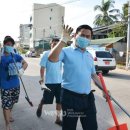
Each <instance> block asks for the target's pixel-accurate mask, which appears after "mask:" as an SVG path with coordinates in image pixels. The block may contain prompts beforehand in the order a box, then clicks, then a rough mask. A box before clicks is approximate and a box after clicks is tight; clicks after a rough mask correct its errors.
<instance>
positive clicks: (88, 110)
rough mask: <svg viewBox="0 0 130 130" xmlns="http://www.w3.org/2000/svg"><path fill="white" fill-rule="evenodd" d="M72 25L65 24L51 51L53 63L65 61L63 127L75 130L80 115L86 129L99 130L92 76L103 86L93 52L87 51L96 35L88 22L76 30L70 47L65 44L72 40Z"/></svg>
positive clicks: (62, 100) (62, 99)
mask: <svg viewBox="0 0 130 130" xmlns="http://www.w3.org/2000/svg"><path fill="white" fill-rule="evenodd" d="M72 31H73V29H72V28H71V27H69V26H68V25H67V26H64V27H63V32H62V36H61V39H60V42H59V43H58V44H57V45H56V46H55V47H54V48H53V49H52V50H51V51H50V54H49V56H48V58H49V60H50V61H51V62H58V61H62V62H63V64H64V66H63V76H62V81H63V82H62V89H61V105H62V111H63V115H62V118H63V120H62V121H63V125H62V130H76V126H77V121H78V118H80V122H81V124H82V128H83V130H97V129H98V125H97V119H96V106H95V98H94V94H93V90H92V89H91V78H92V79H93V80H94V82H95V83H97V84H98V85H100V86H102V85H101V82H100V80H99V79H98V76H97V74H96V71H95V66H94V60H93V58H92V55H91V54H90V53H89V52H88V51H87V50H86V47H87V46H89V45H90V43H91V38H92V35H93V31H92V28H91V27H90V26H89V25H81V26H79V27H78V28H77V29H76V33H75V35H74V37H73V39H74V40H73V43H72V44H71V46H68V47H65V48H64V46H66V44H67V42H68V41H70V40H71V39H72V36H71V33H72Z"/></svg>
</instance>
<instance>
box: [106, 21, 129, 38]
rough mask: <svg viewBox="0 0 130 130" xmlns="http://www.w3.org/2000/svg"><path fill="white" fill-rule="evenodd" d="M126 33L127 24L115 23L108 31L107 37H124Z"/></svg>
mask: <svg viewBox="0 0 130 130" xmlns="http://www.w3.org/2000/svg"><path fill="white" fill-rule="evenodd" d="M126 35H127V25H124V24H123V23H119V24H117V25H116V27H115V28H114V29H112V31H111V32H110V33H108V37H124V36H126Z"/></svg>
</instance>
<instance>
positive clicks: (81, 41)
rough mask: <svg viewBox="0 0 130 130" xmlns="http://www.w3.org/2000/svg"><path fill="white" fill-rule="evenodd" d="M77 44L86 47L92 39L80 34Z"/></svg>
mask: <svg viewBox="0 0 130 130" xmlns="http://www.w3.org/2000/svg"><path fill="white" fill-rule="evenodd" d="M76 44H77V45H78V46H79V47H80V48H86V47H87V46H89V45H90V40H89V39H87V38H85V37H81V36H78V37H77V38H76Z"/></svg>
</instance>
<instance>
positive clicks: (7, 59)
mask: <svg viewBox="0 0 130 130" xmlns="http://www.w3.org/2000/svg"><path fill="white" fill-rule="evenodd" d="M14 44H15V41H14V39H13V38H12V37H6V38H5V39H4V41H3V48H4V53H3V55H2V56H1V61H0V82H1V101H2V108H3V115H4V119H5V126H6V130H12V129H11V126H10V122H12V121H14V120H13V118H12V114H11V112H12V109H13V105H14V104H15V103H17V102H18V99H19V93H20V81H19V78H18V76H22V75H23V74H24V70H25V69H26V68H27V66H28V64H27V62H26V61H25V60H24V59H23V58H22V57H21V56H20V55H18V54H14V48H13V46H14ZM13 58H14V60H15V61H16V66H17V63H22V66H21V67H20V68H19V66H17V67H18V69H19V73H17V70H16V67H15V65H14V60H13Z"/></svg>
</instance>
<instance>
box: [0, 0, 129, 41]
mask: <svg viewBox="0 0 130 130" xmlns="http://www.w3.org/2000/svg"><path fill="white" fill-rule="evenodd" d="M101 1H102V0H62V1H61V0H0V41H2V40H3V38H4V37H5V36H6V35H10V36H12V37H13V38H14V39H15V40H18V37H19V25H20V24H29V19H30V16H31V13H32V5H33V3H39V4H48V3H58V4H61V5H62V6H65V24H68V25H70V26H71V27H73V28H74V29H75V28H76V27H78V26H79V25H81V24H88V25H90V26H92V27H93V21H94V17H95V15H96V14H97V13H99V12H95V11H94V6H95V5H100V4H101ZM127 1H128V0H115V4H114V6H115V8H117V9H120V10H122V5H123V4H124V3H126V2H127Z"/></svg>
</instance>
